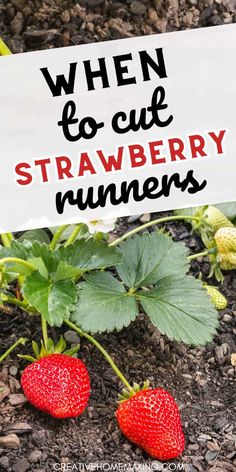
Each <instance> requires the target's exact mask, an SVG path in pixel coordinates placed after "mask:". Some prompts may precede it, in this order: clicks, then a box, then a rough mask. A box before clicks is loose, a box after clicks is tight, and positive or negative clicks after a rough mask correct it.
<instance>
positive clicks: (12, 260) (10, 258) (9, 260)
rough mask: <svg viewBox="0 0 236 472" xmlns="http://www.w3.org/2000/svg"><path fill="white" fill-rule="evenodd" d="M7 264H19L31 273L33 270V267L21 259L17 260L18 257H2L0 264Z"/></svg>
mask: <svg viewBox="0 0 236 472" xmlns="http://www.w3.org/2000/svg"><path fill="white" fill-rule="evenodd" d="M8 262H9V263H10V262H15V263H16V264H20V265H22V266H24V267H26V268H27V269H29V270H31V271H34V270H35V267H34V266H33V265H32V264H30V263H29V262H27V261H24V260H23V259H19V258H18V257H4V258H3V259H0V264H7V263H8Z"/></svg>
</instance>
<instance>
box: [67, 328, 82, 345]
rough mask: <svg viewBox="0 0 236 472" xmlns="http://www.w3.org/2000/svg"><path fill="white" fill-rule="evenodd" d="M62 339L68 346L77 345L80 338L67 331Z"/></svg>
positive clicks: (73, 332)
mask: <svg viewBox="0 0 236 472" xmlns="http://www.w3.org/2000/svg"><path fill="white" fill-rule="evenodd" d="M64 338H65V340H66V341H67V342H68V343H69V344H79V343H80V337H79V335H78V334H77V333H75V331H72V330H68V331H66V332H65V333H64Z"/></svg>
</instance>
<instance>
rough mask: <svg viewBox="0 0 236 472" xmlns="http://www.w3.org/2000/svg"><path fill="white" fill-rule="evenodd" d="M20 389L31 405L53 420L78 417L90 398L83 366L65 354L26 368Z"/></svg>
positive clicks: (52, 356) (85, 371)
mask: <svg viewBox="0 0 236 472" xmlns="http://www.w3.org/2000/svg"><path fill="white" fill-rule="evenodd" d="M21 385H22V388H23V391H24V394H25V396H26V398H27V399H28V400H29V402H30V403H32V405H34V406H35V407H36V408H38V409H39V410H42V411H44V412H46V413H49V414H50V415H52V416H54V417H55V418H70V417H74V416H79V415H81V414H82V413H83V411H84V409H85V407H86V405H87V403H88V399H89V394H90V380H89V375H88V371H87V369H86V367H85V365H84V363H83V362H82V361H81V360H80V359H77V358H75V357H71V356H68V355H67V354H50V355H48V356H46V357H42V358H41V359H39V360H38V361H36V362H33V363H32V364H30V365H28V366H27V367H26V368H25V370H24V372H23V374H22V378H21Z"/></svg>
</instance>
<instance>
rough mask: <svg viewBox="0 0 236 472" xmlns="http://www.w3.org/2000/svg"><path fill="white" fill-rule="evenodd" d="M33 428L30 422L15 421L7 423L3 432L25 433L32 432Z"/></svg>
mask: <svg viewBox="0 0 236 472" xmlns="http://www.w3.org/2000/svg"><path fill="white" fill-rule="evenodd" d="M31 431H32V428H31V426H30V425H29V424H28V423H14V424H10V425H7V426H5V427H4V428H3V430H2V432H3V433H4V434H6V433H7V434H12V433H15V434H25V433H31Z"/></svg>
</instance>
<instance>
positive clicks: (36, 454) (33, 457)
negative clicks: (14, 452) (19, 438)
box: [28, 449, 43, 464]
mask: <svg viewBox="0 0 236 472" xmlns="http://www.w3.org/2000/svg"><path fill="white" fill-rule="evenodd" d="M42 455H43V453H42V452H41V451H39V450H38V449H35V451H33V452H31V454H30V455H29V457H28V460H29V462H31V463H32V464H35V463H36V462H39V461H40V460H41V458H42Z"/></svg>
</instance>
